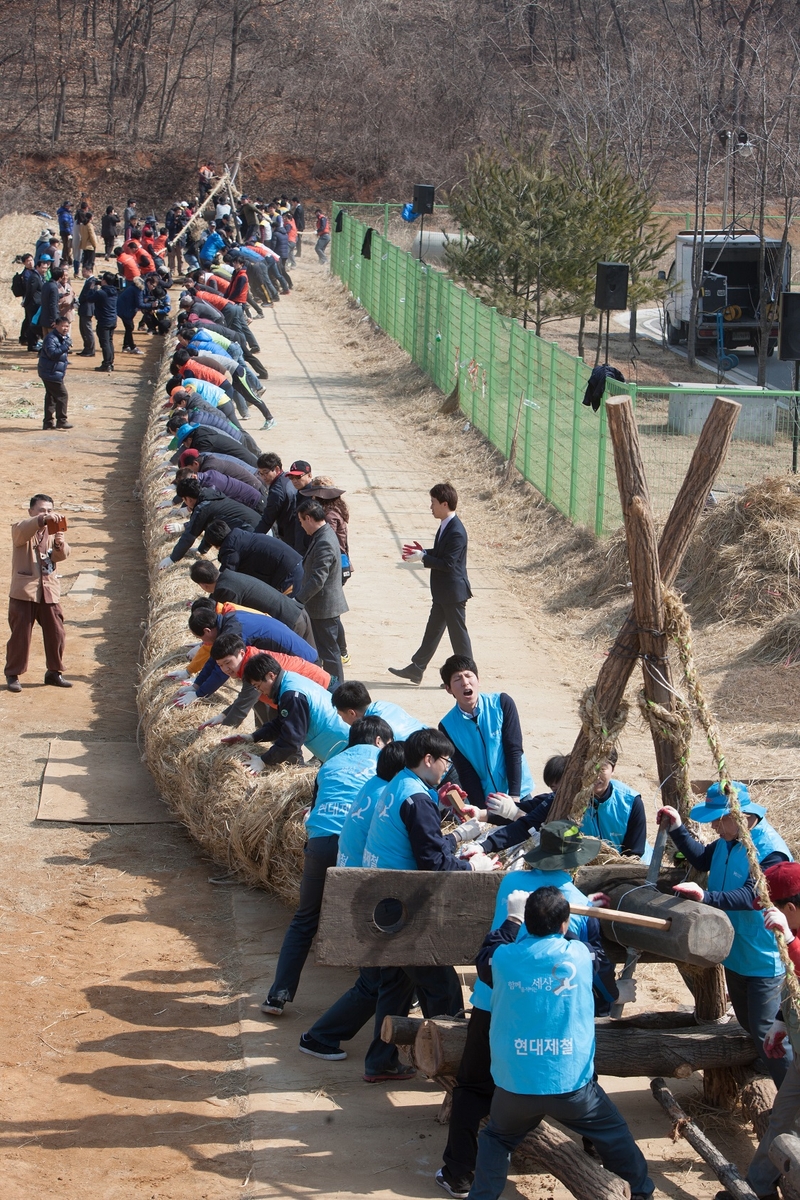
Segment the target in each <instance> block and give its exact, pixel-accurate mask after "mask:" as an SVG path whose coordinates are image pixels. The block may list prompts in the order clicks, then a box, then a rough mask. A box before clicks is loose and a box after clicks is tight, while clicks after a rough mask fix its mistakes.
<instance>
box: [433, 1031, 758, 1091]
mask: <svg viewBox="0 0 800 1200" xmlns="http://www.w3.org/2000/svg"><path fill="white" fill-rule="evenodd" d="M466 1040H467V1022H466V1021H463V1020H457V1019H455V1020H448V1019H446V1018H444V1017H436V1018H435V1019H433V1020H429V1021H423V1022H422V1024H421V1025H420V1027H419V1031H418V1033H417V1037H416V1040H415V1042H414V1053H413V1059H414V1062H415V1064H416V1065H417V1066H418V1067H419V1069H420V1071H422V1072H423V1074H425V1075H428V1076H430V1077H431V1078H434V1077H435V1076H437V1075H455V1073H456V1071H457V1070H458V1066H459V1063H460V1062H461V1055H462V1054H463V1051H464V1045H465V1043H466ZM755 1058H756V1048H755V1045H754V1043H753V1039H752V1038H751V1037H750V1035H749V1034H747V1033H745V1031H744V1030H743V1029H742V1027H741V1026H740V1025H738V1024H736V1022H731V1023H729V1024H728V1025H691V1026H686V1027H683V1028H679V1029H639V1028H637V1027H636V1026H633V1025H630V1024H629V1023H628V1022H617V1021H598V1022H596V1023H595V1067H596V1069H597V1073H598V1075H613V1076H617V1077H622V1078H635V1077H637V1076H641V1075H645V1076H652V1075H654V1074H659V1075H666V1076H671V1077H673V1078H675V1079H684V1078H686V1077H687V1076H689V1075H691V1074H692V1073H693V1072H694V1071H702V1070H706V1069H707V1068H708V1067H709V1066H711V1067H723V1066H728V1067H730V1066H747V1065H748V1064H749V1063H752V1062H755Z"/></svg>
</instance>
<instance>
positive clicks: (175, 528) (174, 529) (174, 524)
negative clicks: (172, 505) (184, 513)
mask: <svg viewBox="0 0 800 1200" xmlns="http://www.w3.org/2000/svg"><path fill="white" fill-rule="evenodd" d="M182 529H183V521H167V523H166V525H165V526H164V533H180V531H181V530H182ZM170 562H172V559H170Z"/></svg>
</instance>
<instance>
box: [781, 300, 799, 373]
mask: <svg viewBox="0 0 800 1200" xmlns="http://www.w3.org/2000/svg"><path fill="white" fill-rule="evenodd" d="M779 320H780V332H779V334H778V358H779V359H781V361H782V362H800V292H781V304H780V316H779Z"/></svg>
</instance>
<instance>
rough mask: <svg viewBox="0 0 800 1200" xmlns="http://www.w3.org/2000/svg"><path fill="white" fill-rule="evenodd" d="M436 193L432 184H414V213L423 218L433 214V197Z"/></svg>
mask: <svg viewBox="0 0 800 1200" xmlns="http://www.w3.org/2000/svg"><path fill="white" fill-rule="evenodd" d="M435 193H436V188H435V187H433V186H432V184H430V183H415V184H414V212H416V213H419V214H420V215H421V216H427V214H428V213H432V212H433V197H434V195H435Z"/></svg>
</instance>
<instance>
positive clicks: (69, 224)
mask: <svg viewBox="0 0 800 1200" xmlns="http://www.w3.org/2000/svg"><path fill="white" fill-rule="evenodd" d="M56 216H57V217H58V231H59V233H72V230H73V229H74V228H75V218H74V217H73V215H72V213H71V212H70V211H69V209H68V208H64V205H63V204H62V205H61V208H59V210H58V212H57V213H56Z"/></svg>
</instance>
